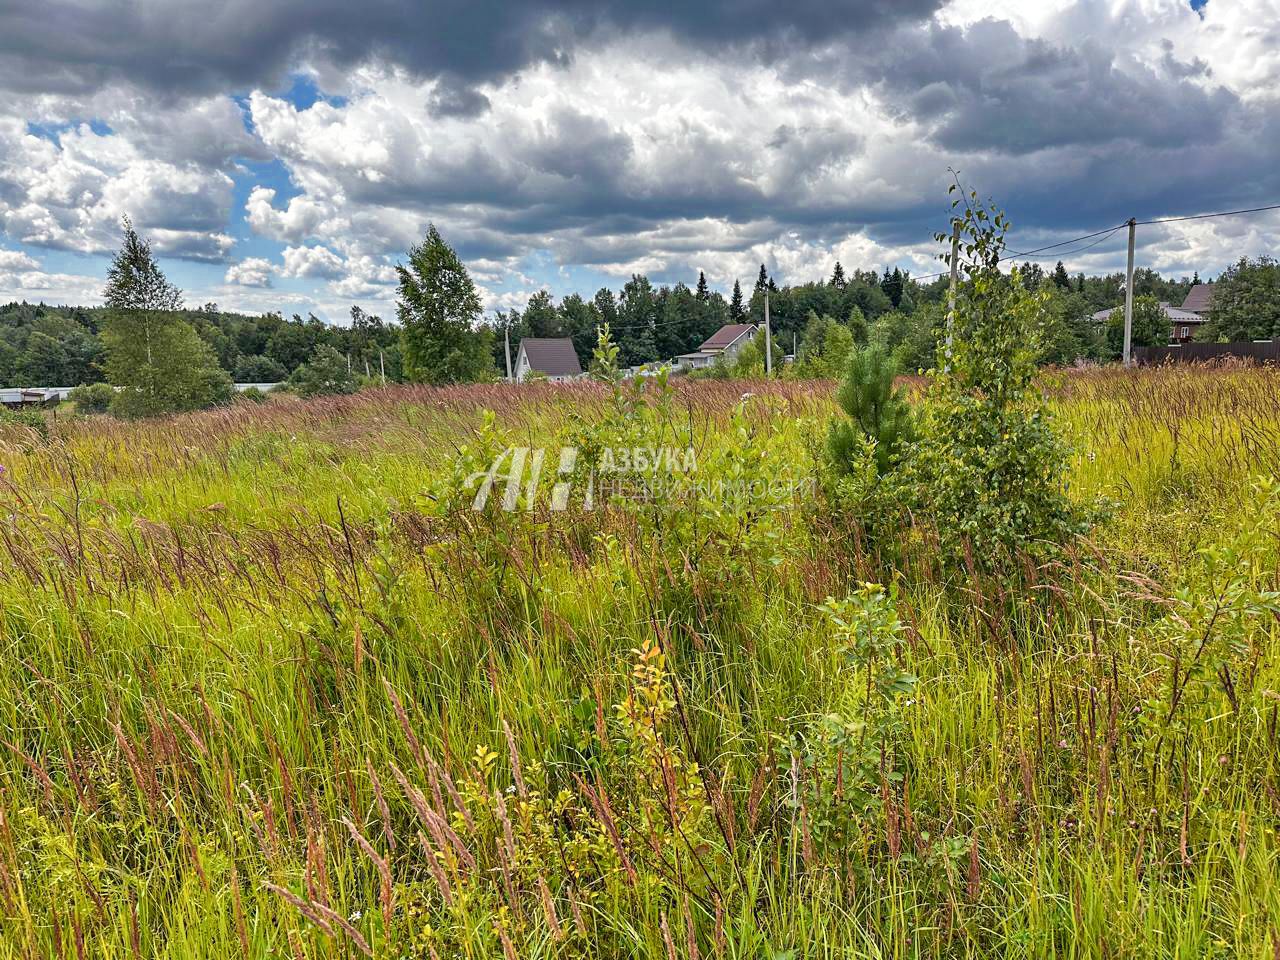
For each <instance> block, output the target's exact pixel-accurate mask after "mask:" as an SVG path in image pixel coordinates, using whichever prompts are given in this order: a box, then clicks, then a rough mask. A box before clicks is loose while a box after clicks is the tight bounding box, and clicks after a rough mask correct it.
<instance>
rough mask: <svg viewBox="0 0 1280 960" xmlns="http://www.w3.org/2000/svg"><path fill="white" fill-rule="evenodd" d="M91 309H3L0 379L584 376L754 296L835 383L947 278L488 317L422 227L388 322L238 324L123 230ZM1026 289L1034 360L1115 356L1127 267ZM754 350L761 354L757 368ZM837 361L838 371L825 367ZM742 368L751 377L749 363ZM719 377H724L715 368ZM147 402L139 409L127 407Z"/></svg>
mask: <svg viewBox="0 0 1280 960" xmlns="http://www.w3.org/2000/svg"><path fill="white" fill-rule="evenodd" d="M123 228H124V229H123V238H122V243H121V248H120V250H119V252H118V253H117V254H116V256H115V257H114V258H113V260H112V263H111V267H110V269H109V271H108V277H107V285H106V289H105V291H104V300H105V304H104V306H102V307H92V308H85V307H48V306H45V305H43V304H39V305H33V304H29V303H10V304H8V305H5V306H0V381H2V382H4V383H6V384H12V385H43V386H73V385H79V384H94V383H99V382H104V381H105V382H109V383H110V384H112V385H113V386H114V387H117V388H121V391H120V392H123V393H124V394H125V396H126V397H127V398H131V399H117V400H116V402H115V408H116V410H117V412H120V413H123V414H134V415H138V414H147V413H159V412H168V411H173V410H181V409H191V408H194V407H197V406H203V405H207V404H209V403H214V402H218V401H219V400H221V399H225V397H226V396H228V395H229V393H230V383H231V382H232V381H236V382H250V383H291V384H292V385H293V386H294V387H295V388H296V389H298V390H300V391H301V392H349V391H351V390H354V389H357V388H358V387H359V386H360V384H361V383H362V382H365V381H372V382H405V381H409V382H421V383H433V384H447V383H460V382H472V381H484V380H491V379H495V378H497V377H500V376H501V375H502V374H503V373H504V372H505V368H506V351H507V345H508V343H509V345H510V351H511V356H512V357H513V358H514V356H515V354H516V352H517V351H518V348H519V343H520V341H521V340H522V339H523V338H525V337H568V338H569V339H570V340H571V341H572V342H573V345H574V348H575V350H576V351H577V353H578V355H579V358H580V360H581V361H582V363H583V366H584V368H586V367H587V366H588V365H589V364H590V362H591V359H592V354H593V351H594V350H595V348H596V344H597V335H598V330H599V329H600V328H601V327H604V326H607V327H608V328H609V330H610V331H611V334H612V338H613V343H614V344H615V345H616V348H617V351H618V357H617V359H618V363H619V364H620V365H621V366H623V367H631V366H636V365H639V364H644V363H652V362H661V361H666V360H670V359H671V358H673V357H676V356H679V355H680V354H683V353H689V352H692V351H694V350H696V349H697V348H698V346H699V345H700V344H701V343H702V342H703V341H705V340H706V339H707V338H708V337H710V336H711V335H712V334H713V333H715V331H716V330H718V329H719V328H720V327H721V326H722V325H724V324H727V323H760V322H762V320H763V318H764V304H765V298H766V295H767V297H768V301H769V312H770V322H771V325H772V331H773V337H774V343H775V346H776V348H777V350H778V352H779V355H781V354H782V353H795V354H796V357H797V360H798V361H804V363H805V365H804V366H802V367H801V370H802V371H803V372H805V373H807V374H811V375H816V376H839V375H841V371H840V370H839V369H836V367H838V359H839V357H840V356H842V355H843V353H844V352H846V351H845V349H844V345H845V344H846V343H847V344H848V345H862V344H874V345H877V346H880V347H882V348H884V349H885V350H886V351H888V352H889V353H890V354H891V355H892V358H893V360H894V362H895V363H896V364H897V365H898V367H899V368H901V369H922V368H927V367H929V366H931V365H932V363H933V362H934V358H935V356H936V354H937V343H938V336H939V332H940V330H941V329H942V326H943V321H944V317H945V309H946V299H947V291H948V281H947V278H946V277H934V278H928V279H926V280H917V279H915V278H913V277H911V276H910V275H909V274H908V273H906V272H904V271H902V270H901V269H899V268H894V269H892V270H890V269H887V268H886V269H884V270H883V271H876V270H868V269H849V270H846V268H845V267H844V266H843V265H842V264H841V263H839V262H836V263H835V264H834V265H833V268H832V271H831V274H830V275H829V276H828V277H827V278H826V279H823V280H816V281H805V282H795V283H789V282H786V280H785V278H781V277H778V276H776V275H771V274H770V273H769V271H768V269H767V268H766V266H765V265H763V264H762V265H761V266H760V269H759V272H758V274H757V275H756V277H755V282H754V285H753V286H752V287H751V289H750V292H749V293H748V292H746V291H744V289H743V287H742V285H741V283H739V282H735V283H734V286H733V290H732V293H731V294H730V295H729V296H728V297H726V296H724V295H723V294H722V293H720V292H719V291H714V290H711V289H710V285H709V284H708V282H707V279H706V276H705V274H702V273H700V274H699V275H698V277H697V278H696V280H694V281H693V284H692V285H691V286H690V285H687V284H685V283H676V284H674V285H665V284H664V285H658V284H655V283H653V282H652V281H651V280H650V279H649V278H648V277H646V276H644V275H643V274H636V275H634V276H632V277H631V279H630V280H628V281H627V282H626V283H625V284H623V286H622V288H621V289H620V290H618V291H616V292H615V291H614V290H612V289H610V288H609V287H602V288H601V289H600V290H598V291H597V292H596V293H595V294H594V296H591V297H589V298H588V297H584V296H582V295H581V294H577V293H573V294H569V295H567V296H565V297H563V298H561V299H560V300H559V302H557V301H556V300H555V299H554V298H553V297H552V296H551V294H550V293H548V292H547V291H539V292H537V293H535V294H534V295H533V296H532V297H531V298H530V299H529V301H528V303H527V305H526V306H525V308H524V309H523V310H515V309H512V310H505V311H497V312H496V313H495V314H493V315H492V316H489V317H485V315H484V311H483V308H482V304H481V301H480V298H479V295H478V293H477V291H476V289H475V285H474V283H473V282H472V280H471V277H470V275H469V273H468V271H467V269H466V265H465V264H464V263H463V262H462V260H461V259H460V258H459V257H458V255H457V253H456V252H455V251H454V250H453V248H452V247H450V246H449V244H447V243H446V242H445V240H444V239H443V237H441V235H440V233H439V231H438V230H437V229H436V228H435V227H434V226H431V227H430V228H429V229H428V231H427V234H426V236H425V237H424V239H423V241H422V242H421V243H420V244H417V245H415V246H414V247H413V248H412V249H411V250H410V251H409V254H408V257H407V258H406V262H405V263H403V264H401V265H400V266H398V268H397V273H398V280H399V283H398V297H397V315H396V319H395V320H394V321H385V320H383V318H381V317H379V316H376V315H373V314H370V313H366V312H365V311H363V310H361V309H360V308H359V307H353V308H352V309H351V317H350V323H349V325H346V326H338V325H332V324H327V323H324V322H322V321H321V320H319V319H318V318H316V317H315V316H314V315H308V316H307V317H306V318H303V317H301V316H299V315H297V314H294V315H293V316H292V317H289V318H286V317H285V316H284V315H283V314H281V313H264V314H261V315H259V316H250V315H245V314H241V313H236V312H231V311H224V310H220V309H219V308H218V306H217V305H216V304H213V303H208V304H204V305H203V306H200V307H196V308H189V307H184V304H183V302H182V294H181V291H179V290H178V289H177V288H176V287H174V286H173V285H172V284H170V283H169V281H168V280H167V279H166V278H165V276H164V274H163V272H162V271H161V270H160V267H159V265H158V264H157V262H156V260H155V258H154V256H153V255H152V252H151V248H150V245H149V244H148V243H147V241H145V240H144V239H143V238H141V237H139V235H138V234H137V232H136V231H135V230H134V228H133V226H132V224H130V223H129V222H128V221H127V220H126V221H125V222H124V224H123ZM1019 270H1020V274H1021V279H1022V284H1023V286H1024V287H1025V288H1027V289H1029V290H1032V291H1037V292H1039V293H1041V294H1042V295H1043V297H1044V299H1045V303H1046V311H1045V316H1046V318H1047V319H1046V327H1045V330H1044V338H1043V354H1042V361H1043V362H1046V363H1055V364H1069V363H1073V362H1076V361H1079V360H1088V361H1096V362H1106V361H1111V360H1114V359H1116V358H1117V357H1118V356H1119V353H1120V349H1121V345H1122V339H1123V329H1122V326H1121V324H1122V318H1121V314H1120V312H1119V311H1117V312H1116V313H1115V314H1113V315H1112V317H1111V319H1110V320H1109V321H1108V322H1104V323H1097V322H1095V321H1094V320H1093V319H1092V317H1093V314H1095V313H1097V312H1098V311H1101V310H1105V309H1108V308H1113V307H1116V306H1118V305H1119V304H1121V303H1122V302H1123V297H1124V294H1123V282H1124V276H1123V274H1121V273H1119V272H1116V273H1112V274H1107V275H1104V276H1089V277H1087V276H1085V275H1084V274H1082V273H1080V274H1076V275H1075V276H1072V275H1070V274H1069V273H1068V272H1067V270H1066V268H1065V267H1064V265H1063V264H1062V263H1061V262H1058V263H1057V265H1056V266H1055V267H1054V268H1053V269H1051V270H1046V269H1045V268H1044V267H1042V266H1041V265H1039V264H1035V263H1030V262H1027V263H1024V264H1022V265H1021V266H1020V268H1019ZM1198 281H1199V278H1198V276H1197V277H1191V278H1180V279H1171V278H1166V277H1162V276H1161V275H1160V274H1159V273H1158V272H1156V271H1155V270H1151V269H1139V270H1137V271H1135V275H1134V289H1135V297H1136V304H1135V313H1134V343H1135V345H1138V346H1154V345H1159V344H1162V343H1165V342H1167V341H1168V339H1169V335H1170V332H1171V331H1170V324H1169V322H1168V319H1167V318H1166V317H1165V316H1164V314H1163V312H1162V311H1161V309H1160V306H1159V305H1160V303H1162V302H1168V303H1172V304H1173V305H1175V306H1176V305H1178V304H1180V303H1181V302H1182V300H1183V299H1184V298H1185V296H1186V294H1187V291H1188V290H1189V289H1190V287H1191V286H1192V285H1193V284H1194V283H1196V282H1198ZM1215 289H1216V291H1217V293H1216V296H1215V298H1214V307H1213V312H1212V313H1211V315H1210V322H1209V323H1208V324H1206V325H1205V329H1204V330H1203V331H1202V333H1201V335H1202V336H1204V337H1205V338H1206V339H1211V340H1244V339H1248V340H1255V339H1270V338H1272V337H1276V336H1280V265H1277V263H1276V261H1275V260H1272V259H1270V258H1267V257H1263V258H1260V259H1257V260H1247V259H1246V260H1241V261H1240V262H1239V263H1237V264H1235V265H1234V266H1232V267H1231V268H1229V269H1228V270H1227V271H1225V272H1224V273H1223V275H1222V276H1221V277H1220V278H1219V280H1218V283H1217V286H1216V288H1215ZM762 350H763V344H760V345H759V346H758V348H757V352H756V356H755V357H754V358H753V357H751V356H750V355H749V356H748V361H751V360H753V359H760V358H762V356H763V354H762V353H761V352H760V351H762ZM833 364H834V366H833ZM744 369H748V370H749V369H751V365H750V362H748V363H747V364H746V366H745V368H744ZM719 373H720V374H722V375H723V374H724V373H725V371H723V370H721V371H719ZM140 398H145V399H140Z"/></svg>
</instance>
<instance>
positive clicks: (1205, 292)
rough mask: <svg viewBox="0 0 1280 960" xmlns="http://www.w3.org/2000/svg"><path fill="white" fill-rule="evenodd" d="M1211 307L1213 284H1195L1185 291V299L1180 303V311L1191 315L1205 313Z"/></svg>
mask: <svg viewBox="0 0 1280 960" xmlns="http://www.w3.org/2000/svg"><path fill="white" fill-rule="evenodd" d="M1211 306H1213V284H1212V283H1197V284H1196V285H1195V286H1194V287H1192V288H1191V289H1190V290H1189V291H1187V299H1185V300H1183V301H1182V309H1183V310H1189V311H1191V312H1192V313H1207V312H1208V311H1209V308H1210V307H1211Z"/></svg>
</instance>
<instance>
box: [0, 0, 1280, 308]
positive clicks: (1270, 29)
mask: <svg viewBox="0 0 1280 960" xmlns="http://www.w3.org/2000/svg"><path fill="white" fill-rule="evenodd" d="M1277 156H1280V0H1078V2H1066V0H1036V2H1011V0H843V2H834V0H790V2H788V3H778V2H766V0H707V2H703V3H698V4H692V3H688V2H679V3H677V2H664V0H598V2H590V0H559V2H553V0H523V2H519V3H512V2H508V3H503V2H498V0H363V2H360V3H352V2H351V0H269V2H263V0H224V2H221V3H217V4H211V3H208V2H207V0H43V2H39V3H37V2H34V0H0V302H4V301H8V300H27V301H31V302H36V301H44V302H48V303H77V304H93V303H98V302H100V300H101V292H102V287H103V283H104V277H105V273H106V267H107V263H108V261H109V258H110V255H111V253H112V252H113V250H114V249H116V248H117V247H118V245H119V240H120V220H121V217H123V216H126V215H127V216H129V217H130V218H132V220H133V222H134V224H135V225H136V226H137V228H138V229H139V231H140V232H141V233H142V234H144V235H145V236H147V237H149V238H150V239H151V240H152V242H153V248H154V250H155V252H156V254H157V256H158V257H159V260H160V263H161V266H162V268H163V269H164V270H165V271H166V273H167V274H168V275H169V277H170V279H172V280H173V281H174V282H176V283H177V284H178V285H179V286H180V287H182V288H183V290H184V294H185V298H186V302H187V304H188V305H189V306H198V305H201V304H204V303H207V302H216V303H218V304H219V305H220V306H221V307H222V308H223V309H235V310H242V311H246V312H254V313H256V312H262V311H267V310H279V311H282V312H283V313H285V314H286V315H288V314H292V313H299V314H302V315H304V316H305V315H306V314H307V313H308V312H314V313H315V314H316V315H317V316H319V317H321V318H322V319H325V320H327V321H330V322H337V323H341V322H345V321H346V319H347V317H348V315H349V311H350V308H351V307H352V306H353V305H359V306H360V307H362V308H363V309H365V310H368V311H370V312H373V313H377V314H380V315H382V316H384V317H385V318H387V319H392V318H394V316H395V269H394V267H395V264H396V263H397V262H402V261H403V260H404V259H405V257H406V254H407V251H408V250H409V248H410V247H411V246H412V245H413V244H414V243H416V242H418V241H420V240H421V238H422V236H423V234H424V233H425V230H426V227H427V224H428V223H431V222H434V223H435V224H436V226H437V227H438V228H439V230H440V231H441V233H442V234H443V235H444V237H445V239H446V240H447V241H448V242H449V243H450V244H452V245H453V246H454V247H455V248H456V249H457V250H458V252H459V254H460V255H461V256H462V257H463V259H464V260H465V261H466V263H467V265H468V267H469V269H470V270H471V273H472V276H473V278H474V279H475V280H476V283H477V286H478V287H479V289H480V293H481V296H482V298H483V301H484V303H485V306H486V309H488V310H496V309H506V308H511V307H517V308H519V307H523V305H524V304H525V302H526V301H527V300H528V298H529V296H530V295H531V294H532V293H534V292H536V291H537V290H539V289H544V288H545V289H549V290H550V291H551V292H552V293H553V294H555V295H556V296H562V295H564V294H566V293H570V292H575V291H577V292H580V293H582V294H584V295H586V296H589V295H590V294H592V293H594V291H595V290H597V289H598V288H599V287H601V286H610V287H612V288H614V289H617V288H619V287H620V286H621V285H622V283H624V282H625V280H626V279H627V278H628V277H629V276H630V275H631V274H632V273H645V274H648V275H649V277H650V278H651V279H653V280H655V281H657V282H663V283H675V282H677V281H684V282H686V283H688V284H690V285H692V284H693V283H694V282H696V280H697V276H698V272H699V271H700V270H701V271H705V273H706V276H707V278H708V280H709V281H710V282H711V284H712V285H713V286H714V287H716V288H719V289H721V290H725V291H728V290H729V289H730V288H731V287H732V285H733V282H734V280H735V279H740V280H741V281H742V282H743V285H744V286H745V287H747V288H748V289H749V288H750V285H751V284H752V283H753V282H754V278H755V275H756V273H757V271H758V269H759V265H760V264H761V263H764V264H766V266H767V267H768V269H769V271H770V273H771V274H772V275H773V276H774V277H775V279H776V280H777V281H778V282H779V283H796V282H804V281H807V280H812V279H819V278H822V277H825V276H829V275H830V272H831V269H832V266H833V265H834V263H835V261H836V260H840V261H841V262H842V263H843V264H844V266H845V267H846V269H852V268H855V267H859V268H864V269H866V268H873V269H877V270H883V269H884V268H885V267H894V266H899V267H902V268H903V269H907V270H910V271H911V272H912V273H913V274H914V275H917V276H919V275H923V274H928V273H933V272H935V271H937V270H939V269H940V267H939V265H938V263H937V260H936V256H937V254H938V252H939V250H938V248H937V245H936V244H935V243H934V242H933V240H932V236H933V234H934V233H935V232H938V231H939V230H945V229H946V221H947V216H948V212H949V198H948V196H947V194H946V190H947V186H948V185H949V184H950V183H951V182H952V178H953V173H952V172H951V171H953V170H954V171H956V172H957V173H958V176H959V178H960V180H961V181H962V182H963V183H964V184H965V186H966V187H970V188H972V189H975V190H977V191H978V192H979V193H980V194H981V195H982V196H984V197H989V198H991V199H993V200H994V201H995V202H996V203H997V204H999V205H1000V206H1001V207H1002V208H1004V209H1005V210H1006V211H1007V212H1008V214H1009V216H1010V219H1011V220H1012V222H1013V228H1014V229H1013V232H1012V233H1011V235H1010V245H1011V247H1012V248H1013V249H1015V250H1030V249H1033V248H1037V247H1042V246H1044V245H1046V244H1050V243H1056V242H1058V241H1061V240H1066V239H1070V238H1072V237H1075V236H1079V235H1082V234H1085V233H1092V232H1093V231H1096V230H1099V229H1102V228H1104V227H1111V226H1115V225H1117V224H1119V223H1121V222H1122V221H1124V220H1126V219H1128V218H1129V217H1137V218H1138V219H1153V218H1158V217H1162V216H1175V215H1185V214H1197V213H1205V212H1212V211H1217V210H1230V209H1239V208H1244V207H1254V206H1263V205H1266V204H1273V203H1280V163H1277V160H1276V158H1277ZM1124 241H1125V232H1124V231H1123V230H1122V231H1118V232H1117V233H1115V234H1114V235H1112V236H1110V237H1107V238H1105V239H1103V240H1102V242H1100V243H1096V244H1094V243H1093V241H1088V242H1085V243H1077V244H1068V245H1066V246H1064V247H1062V248H1060V252H1061V255H1062V259H1063V260H1064V261H1065V262H1066V264H1067V267H1068V269H1070V270H1071V272H1072V273H1076V272H1078V271H1084V272H1088V273H1096V272H1105V271H1110V270H1115V269H1121V268H1122V267H1123V262H1124V254H1125V250H1124ZM1137 245H1138V253H1137V262H1138V264H1139V265H1141V266H1150V267H1154V268H1156V269H1158V270H1160V271H1161V272H1162V273H1167V274H1172V275H1175V276H1182V275H1191V274H1192V273H1194V272H1199V273H1200V275H1201V276H1202V277H1206V278H1207V277H1209V276H1212V275H1216V274H1217V273H1218V272H1220V271H1221V270H1222V269H1223V268H1224V267H1226V266H1227V265H1229V264H1230V263H1231V262H1233V261H1234V260H1236V259H1238V258H1239V257H1241V256H1259V255H1264V254H1271V255H1274V254H1277V253H1280V211H1272V212H1270V213H1263V214H1255V215H1251V216H1244V217H1232V218H1222V219H1213V220H1201V221H1189V222H1182V223H1176V224H1165V225H1153V226H1143V227H1140V228H1139V229H1138V244H1137ZM1086 247H1087V249H1086ZM1058 253H1059V251H1054V253H1053V255H1051V257H1050V259H1049V260H1047V261H1046V267H1052V265H1053V262H1054V260H1056V259H1057V254H1058Z"/></svg>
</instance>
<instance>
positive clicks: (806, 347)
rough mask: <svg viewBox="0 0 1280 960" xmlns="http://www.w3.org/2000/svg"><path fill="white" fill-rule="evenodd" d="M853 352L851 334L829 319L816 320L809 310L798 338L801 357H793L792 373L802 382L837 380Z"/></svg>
mask: <svg viewBox="0 0 1280 960" xmlns="http://www.w3.org/2000/svg"><path fill="white" fill-rule="evenodd" d="M855 309H856V308H855ZM864 333H865V331H864ZM853 348H854V333H853V331H852V330H850V329H849V328H848V327H846V326H845V325H843V324H841V323H837V322H836V321H835V320H833V319H832V318H831V317H825V316H824V317H819V316H818V315H817V314H816V313H814V312H813V311H812V310H810V311H809V320H808V322H807V323H806V324H805V328H804V332H803V333H802V334H801V335H800V355H799V356H797V357H796V362H795V367H794V370H793V372H794V374H795V376H797V377H800V378H803V379H813V380H825V379H830V378H832V377H838V376H840V374H841V372H842V371H843V370H844V369H845V367H846V365H847V364H848V360H849V355H850V353H851V352H852V351H853Z"/></svg>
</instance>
